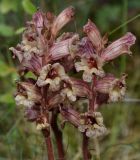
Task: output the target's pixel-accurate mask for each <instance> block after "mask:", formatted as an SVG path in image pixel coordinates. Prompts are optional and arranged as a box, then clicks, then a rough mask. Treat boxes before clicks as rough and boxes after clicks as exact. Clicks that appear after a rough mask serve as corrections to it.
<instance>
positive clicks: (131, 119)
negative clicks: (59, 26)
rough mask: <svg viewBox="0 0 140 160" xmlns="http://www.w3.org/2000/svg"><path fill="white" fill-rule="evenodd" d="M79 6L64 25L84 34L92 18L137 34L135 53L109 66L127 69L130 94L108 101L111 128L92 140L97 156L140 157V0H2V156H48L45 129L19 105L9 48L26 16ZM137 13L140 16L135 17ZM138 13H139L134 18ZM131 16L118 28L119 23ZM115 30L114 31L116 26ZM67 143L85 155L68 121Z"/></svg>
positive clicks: (21, 159) (1, 159)
mask: <svg viewBox="0 0 140 160" xmlns="http://www.w3.org/2000/svg"><path fill="white" fill-rule="evenodd" d="M69 5H73V6H74V7H75V8H76V20H74V21H73V22H71V23H70V25H69V26H68V27H66V28H65V29H66V30H67V29H69V30H71V31H77V32H79V33H81V34H82V26H83V25H84V24H85V23H86V22H87V19H88V18H90V19H91V20H93V21H94V22H95V23H96V24H97V26H98V27H99V28H100V30H101V32H102V33H103V34H104V33H105V32H108V33H109V40H110V41H111V40H113V39H115V38H118V37H120V36H122V35H123V34H124V33H125V32H127V31H131V32H132V33H134V34H135V35H136V37H137V42H136V45H135V46H134V47H133V48H132V51H133V53H134V54H133V57H125V56H124V57H122V58H118V59H117V60H116V61H115V62H114V63H112V66H107V68H106V69H107V70H109V71H110V72H115V73H116V74H117V75H118V76H119V75H120V73H121V72H126V73H128V75H129V76H128V79H127V86H128V91H127V96H126V100H125V101H124V102H122V103H119V104H112V105H106V106H104V107H102V108H101V109H100V110H101V112H102V113H103V115H104V120H105V124H106V126H107V128H109V131H110V133H109V134H108V135H107V136H106V137H104V138H103V139H100V140H98V139H93V140H91V146H90V149H91V152H92V155H93V159H96V160H97V159H98V160H99V159H101V160H120V159H122V160H139V159H140V100H139V98H140V91H139V90H140V55H139V54H140V1H139V0H32V1H31V0H0V160H44V159H45V154H46V153H45V152H46V151H45V145H44V142H43V138H42V135H41V134H40V133H38V132H37V131H36V129H35V126H34V125H33V124H30V123H27V122H26V120H25V119H24V114H23V113H24V109H23V108H20V107H16V106H15V102H14V99H13V95H14V92H15V81H16V80H18V75H17V74H16V67H15V66H16V63H15V61H13V59H12V55H11V53H10V52H9V50H8V48H9V47H10V46H15V45H16V44H17V42H19V41H20V39H21V33H22V31H23V27H24V26H25V21H27V20H30V19H31V15H32V14H33V13H34V12H35V11H36V8H40V9H41V10H43V11H53V12H54V13H55V14H58V13H59V12H60V11H61V10H62V9H64V8H65V7H66V6H69ZM135 16H136V17H135ZM133 17H134V18H133ZM131 18H133V19H132V21H131V20H130V21H131V22H130V23H128V24H127V25H123V27H121V28H120V29H119V30H117V31H113V30H114V29H115V28H117V27H118V26H120V25H121V24H124V23H125V22H126V21H127V20H129V19H131ZM112 31H113V32H112ZM64 131H65V135H64V143H65V148H66V153H67V157H68V159H69V160H71V159H72V160H81V159H82V158H81V148H79V145H80V143H81V139H80V138H81V137H80V134H78V133H77V134H75V129H74V128H73V127H72V126H70V125H67V126H66V127H65V129H64Z"/></svg>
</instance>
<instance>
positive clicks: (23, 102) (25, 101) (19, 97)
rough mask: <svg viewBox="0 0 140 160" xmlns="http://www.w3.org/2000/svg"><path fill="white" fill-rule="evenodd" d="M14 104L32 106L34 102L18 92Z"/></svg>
mask: <svg viewBox="0 0 140 160" xmlns="http://www.w3.org/2000/svg"><path fill="white" fill-rule="evenodd" d="M15 102H16V105H18V106H19V105H23V106H25V107H32V106H33V105H34V104H35V103H34V101H32V100H28V99H27V98H26V97H25V96H23V95H20V94H18V95H17V96H16V97H15Z"/></svg>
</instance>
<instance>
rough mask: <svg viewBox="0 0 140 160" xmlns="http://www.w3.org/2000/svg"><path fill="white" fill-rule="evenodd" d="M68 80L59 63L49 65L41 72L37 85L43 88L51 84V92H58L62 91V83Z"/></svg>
mask: <svg viewBox="0 0 140 160" xmlns="http://www.w3.org/2000/svg"><path fill="white" fill-rule="evenodd" d="M68 78H69V77H68V76H67V74H66V73H65V70H64V67H63V66H62V65H60V64H59V63H54V64H53V65H51V64H47V65H46V66H44V67H43V68H42V70H41V71H40V76H39V77H38V80H37V85H38V86H39V87H41V86H45V85H47V84H49V89H50V90H51V91H57V90H59V89H60V85H61V81H62V80H65V79H68Z"/></svg>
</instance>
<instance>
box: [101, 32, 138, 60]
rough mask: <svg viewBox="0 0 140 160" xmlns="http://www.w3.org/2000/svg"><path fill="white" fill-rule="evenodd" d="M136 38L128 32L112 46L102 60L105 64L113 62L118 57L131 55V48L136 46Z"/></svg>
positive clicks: (102, 56) (106, 50) (102, 55)
mask: <svg viewBox="0 0 140 160" xmlns="http://www.w3.org/2000/svg"><path fill="white" fill-rule="evenodd" d="M135 40H136V37H135V36H134V35H133V34H132V33H130V32H128V33H126V34H125V35H124V36H123V37H121V38H120V39H118V40H116V41H115V42H113V43H112V44H110V45H109V46H108V47H107V48H106V49H104V51H103V52H102V54H101V59H103V61H104V62H107V61H110V60H113V59H115V58H117V57H118V56H120V55H122V54H124V53H128V54H131V51H130V47H131V46H132V45H133V44H135Z"/></svg>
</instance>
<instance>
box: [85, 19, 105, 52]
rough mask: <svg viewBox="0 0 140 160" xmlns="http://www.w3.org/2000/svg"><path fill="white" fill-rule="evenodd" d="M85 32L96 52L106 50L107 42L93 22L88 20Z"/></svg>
mask: <svg viewBox="0 0 140 160" xmlns="http://www.w3.org/2000/svg"><path fill="white" fill-rule="evenodd" d="M83 31H84V32H85V33H86V34H87V36H88V38H89V39H90V41H91V42H92V44H93V47H94V48H95V50H96V51H100V50H101V49H102V48H104V43H105V41H103V39H102V37H101V34H100V32H99V30H98V28H97V27H96V25H95V24H94V23H92V21H91V20H88V22H87V24H86V25H85V26H84V27H83Z"/></svg>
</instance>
